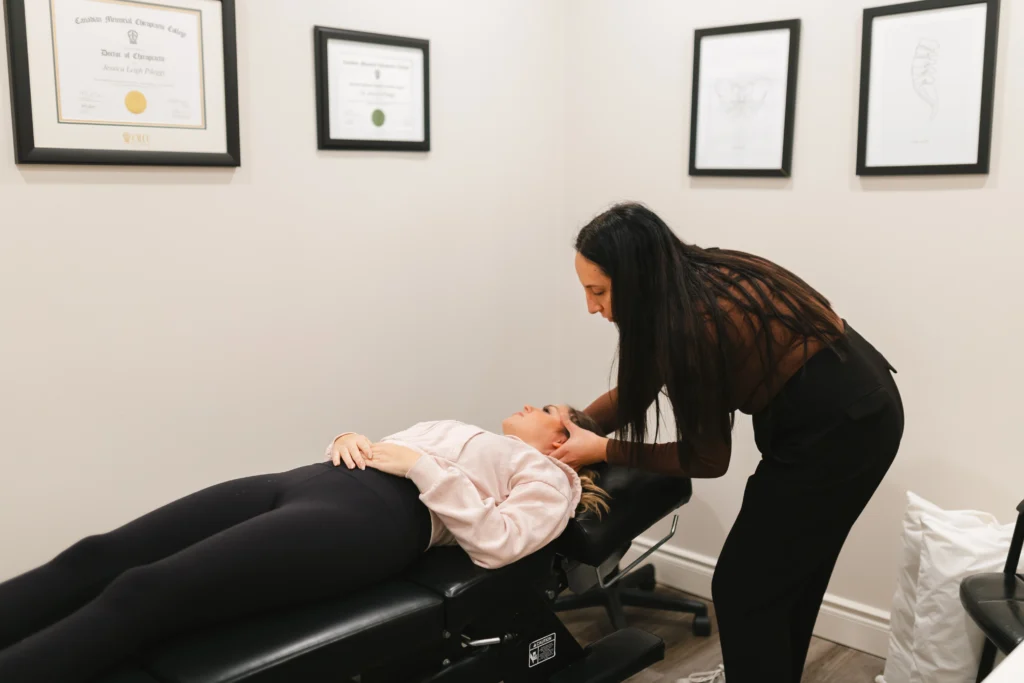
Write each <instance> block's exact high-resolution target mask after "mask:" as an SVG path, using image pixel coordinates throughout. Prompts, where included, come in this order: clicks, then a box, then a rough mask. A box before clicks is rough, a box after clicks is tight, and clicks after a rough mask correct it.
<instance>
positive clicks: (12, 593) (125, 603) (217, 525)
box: [0, 463, 430, 683]
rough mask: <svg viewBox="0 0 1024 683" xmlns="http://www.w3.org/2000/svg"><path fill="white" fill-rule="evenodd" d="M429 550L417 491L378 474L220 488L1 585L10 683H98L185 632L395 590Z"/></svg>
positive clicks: (333, 473)
mask: <svg viewBox="0 0 1024 683" xmlns="http://www.w3.org/2000/svg"><path fill="white" fill-rule="evenodd" d="M429 540H430V517H429V513H428V512H427V509H426V507H425V506H424V505H423V504H422V503H421V502H420V500H419V492H418V491H417V490H416V487H415V485H413V484H412V482H410V481H408V480H406V479H402V478H399V477H393V476H391V475H388V474H383V473H381V472H379V471H377V470H371V469H366V470H362V471H361V470H351V471H350V470H348V469H347V468H345V467H337V468H336V467H334V466H333V465H332V464H330V463H320V464H315V465H308V466H305V467H299V468H297V469H294V470H291V471H288V472H282V473H278V474H270V475H262V476H255V477H248V478H244V479H238V480H235V481H229V482H226V483H223V484H219V485H217V486H213V487H210V488H208V489H205V490H202V491H199V492H198V493H194V494H192V495H190V496H187V497H185V498H182V499H181V500H178V501H176V502H173V503H171V504H169V505H166V506H164V507H162V508H160V509H158V510H156V511H154V512H151V513H149V514H147V515H145V516H143V517H140V518H139V519H137V520H135V521H133V522H130V523H129V524H127V525H125V526H123V527H121V528H119V529H116V530H114V531H111V532H109V533H106V534H102V535H99V536H91V537H89V538H86V539H84V540H82V541H80V542H79V543H77V544H75V545H74V546H72V547H71V548H69V549H67V550H66V551H64V552H63V553H61V554H60V555H59V556H57V557H56V558H55V559H53V560H52V561H50V562H49V563H47V564H45V565H43V566H41V567H39V568H37V569H34V570H32V571H30V572H28V573H26V574H23V575H22V576H19V577H17V578H14V579H12V580H10V581H8V582H6V583H3V584H0V681H3V683H78V682H80V681H88V680H90V679H92V678H93V677H94V676H96V675H98V674H100V673H102V672H103V671H105V670H106V669H107V668H109V667H111V666H114V665H116V664H118V663H120V662H121V661H122V660H124V659H126V658H129V657H130V656H131V655H132V654H133V653H135V652H137V651H138V650H140V649H142V648H145V647H146V646H147V645H150V644H153V643H155V642H157V641H160V640H162V639H164V638H167V637H169V636H173V635H175V634H177V633H180V632H183V631H187V630H191V629H194V628H197V627H201V626H204V625H208V624H211V623H215V622H220V621H224V620H229V619H232V618H236V617H244V616H246V615H249V614H253V613H256V612H259V611H262V610H267V609H273V608H279V607H284V606H289V605H294V604H297V603H301V602H303V601H307V600H315V599H319V598H324V597H328V596H334V595H339V594H343V593H346V592H350V591H354V590H358V589H360V588H363V587H365V586H368V585H371V584H374V583H376V582H378V581H382V580H385V579H387V578H389V577H392V576H394V575H396V574H398V573H400V572H401V571H402V570H403V569H404V568H405V567H407V566H408V565H409V564H410V563H412V562H413V560H415V559H416V558H417V557H418V556H419V555H420V554H421V553H422V552H423V551H424V549H425V548H426V546H427V544H428V543H429Z"/></svg>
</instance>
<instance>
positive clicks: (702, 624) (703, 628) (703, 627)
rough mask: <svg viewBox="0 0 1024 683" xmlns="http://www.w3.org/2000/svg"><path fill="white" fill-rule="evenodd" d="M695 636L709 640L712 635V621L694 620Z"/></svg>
mask: <svg viewBox="0 0 1024 683" xmlns="http://www.w3.org/2000/svg"><path fill="white" fill-rule="evenodd" d="M693 635H695V636H700V637H701V638H707V637H708V636H710V635H711V619H710V618H709V617H694V618H693Z"/></svg>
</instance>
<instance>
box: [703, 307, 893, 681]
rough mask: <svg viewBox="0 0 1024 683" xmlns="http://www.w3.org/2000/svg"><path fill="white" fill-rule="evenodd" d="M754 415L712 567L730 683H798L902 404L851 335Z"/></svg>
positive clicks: (880, 361)
mask: <svg viewBox="0 0 1024 683" xmlns="http://www.w3.org/2000/svg"><path fill="white" fill-rule="evenodd" d="M848 330H849V334H848V337H849V339H848V342H847V343H845V344H844V345H843V348H842V349H841V350H842V351H843V354H844V355H845V362H842V361H840V357H839V356H838V355H837V354H835V353H833V352H832V351H830V350H826V351H822V352H820V353H818V354H817V355H815V356H814V357H813V358H811V360H810V361H809V362H808V363H807V364H806V365H805V367H804V369H803V370H802V371H801V372H799V373H798V374H797V375H796V376H795V377H793V378H792V379H791V380H790V382H788V383H787V384H786V386H785V387H784V388H783V390H782V392H781V393H780V394H779V396H777V397H776V398H775V399H774V400H773V401H772V402H771V404H770V405H769V406H768V407H767V408H766V409H765V410H764V411H763V412H761V413H759V414H757V415H755V416H754V434H755V437H756V439H757V445H758V448H759V449H760V451H761V453H762V455H763V459H762V460H761V462H760V463H759V464H758V467H757V470H756V472H755V473H754V474H753V476H751V477H750V479H749V480H748V482H747V488H746V492H745V493H744V496H743V505H742V508H741V509H740V513H739V517H738V518H737V519H736V523H735V524H734V525H733V527H732V530H731V531H730V532H729V537H728V538H727V539H726V542H725V546H724V548H723V549H722V553H721V555H720V557H719V560H718V565H717V567H716V569H715V576H714V579H713V581H712V595H713V598H714V603H715V611H716V613H717V616H718V626H719V631H720V634H721V640H722V655H723V659H724V663H725V675H726V678H727V679H728V681H729V683H755V682H756V683H763V682H765V681H771V683H799V682H800V678H801V675H802V673H803V668H804V662H805V660H806V658H807V650H808V647H809V646H810V642H811V634H812V631H813V629H814V624H815V621H816V619H817V617H818V611H819V609H820V608H821V603H822V599H823V598H824V595H825V591H826V589H827V588H828V584H829V580H830V578H831V576H832V571H833V569H834V567H835V564H836V561H837V560H838V558H839V552H840V550H841V549H842V547H843V544H844V543H845V541H846V537H847V535H848V534H849V532H850V529H851V527H853V524H854V522H856V520H857V518H858V517H859V516H860V514H861V512H863V510H864V507H865V506H866V505H867V503H868V501H869V500H870V499H871V497H872V495H873V494H874V492H875V489H877V488H878V485H879V484H880V483H881V481H882V479H883V477H884V476H885V474H886V472H887V471H888V469H889V466H890V465H891V464H892V462H893V459H894V458H895V457H896V451H897V450H898V449H899V445H900V441H901V439H902V435H903V405H902V402H901V400H900V394H899V390H898V389H897V388H896V384H895V382H894V381H893V379H892V376H891V374H890V369H891V368H890V366H889V363H888V362H887V361H886V360H885V359H884V358H883V357H882V356H881V355H880V354H879V353H878V352H877V351H876V350H875V349H874V348H873V347H871V345H870V344H868V343H867V342H866V341H865V340H864V339H863V338H861V337H860V336H859V335H858V334H857V333H856V332H855V331H854V330H852V328H849V327H848Z"/></svg>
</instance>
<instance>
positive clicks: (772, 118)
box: [690, 19, 800, 177]
mask: <svg viewBox="0 0 1024 683" xmlns="http://www.w3.org/2000/svg"><path fill="white" fill-rule="evenodd" d="M799 55H800V20H799V19H792V20H788V21H774V22H768V23H760V24H745V25H742V26H723V27H718V28H708V29H700V30H698V31H696V33H695V34H694V44H693V101H692V111H691V115H690V175H692V176H740V177H754V176H767V177H788V176H789V175H790V173H791V171H792V168H791V167H792V161H793V120H794V115H795V110H796V76H797V61H798V58H799Z"/></svg>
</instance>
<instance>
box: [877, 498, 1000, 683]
mask: <svg viewBox="0 0 1024 683" xmlns="http://www.w3.org/2000/svg"><path fill="white" fill-rule="evenodd" d="M923 514H928V515H930V516H932V517H934V518H936V519H945V520H947V521H950V522H952V523H954V524H957V525H958V526H959V527H960V528H964V529H967V528H972V527H979V526H995V525H998V520H996V518H995V517H994V516H992V515H990V514H988V513H986V512H978V511H975V510H953V511H946V510H943V509H942V508H940V507H938V506H937V505H935V504H933V503H931V502H929V501H927V500H925V499H924V498H922V497H920V496H918V495H917V494H915V493H913V492H910V491H908V492H907V510H906V512H905V514H904V516H903V555H902V557H901V561H900V562H901V566H900V571H899V576H898V577H897V582H896V592H895V594H894V595H893V598H892V610H891V616H890V622H889V623H890V634H889V656H888V657H887V659H886V661H885V674H884V676H883V677H882V679H881V680H880V683H910V680H911V678H910V677H911V674H912V672H913V670H914V655H913V645H914V643H913V640H914V612H915V607H916V605H917V595H918V588H917V583H918V571H919V567H920V559H921V536H922V533H923V527H922V524H921V517H922V515H923Z"/></svg>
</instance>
